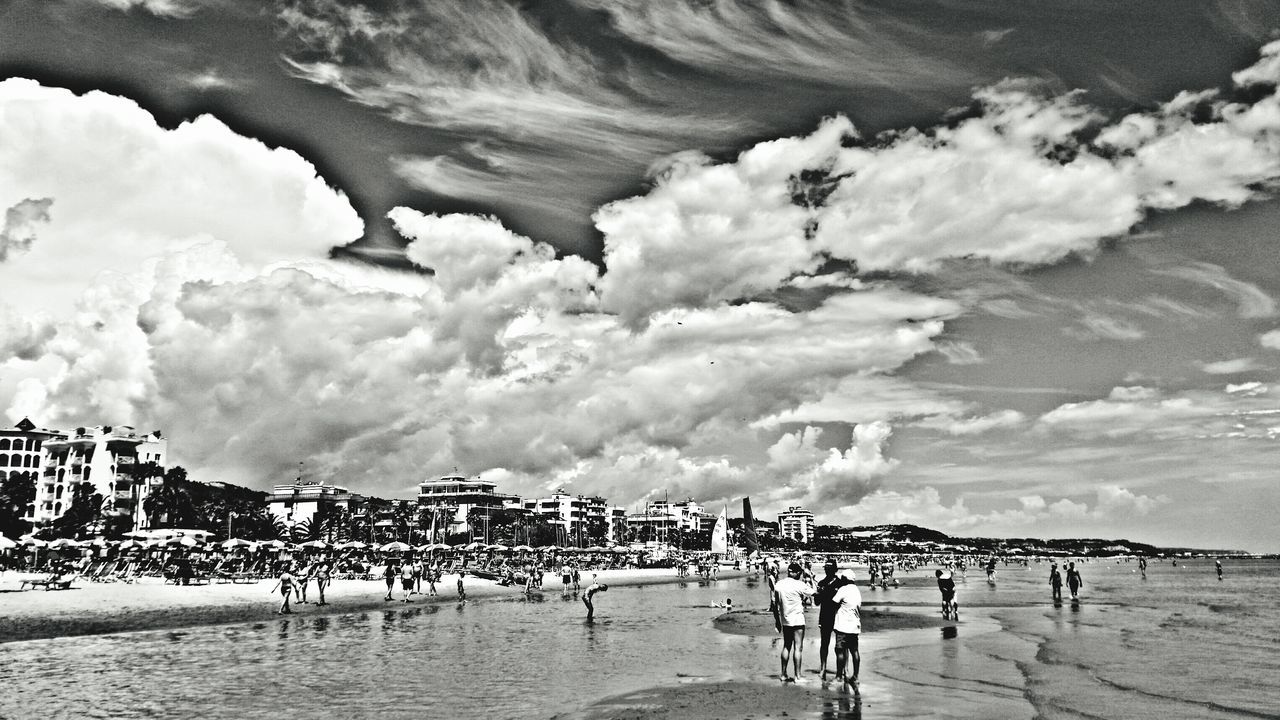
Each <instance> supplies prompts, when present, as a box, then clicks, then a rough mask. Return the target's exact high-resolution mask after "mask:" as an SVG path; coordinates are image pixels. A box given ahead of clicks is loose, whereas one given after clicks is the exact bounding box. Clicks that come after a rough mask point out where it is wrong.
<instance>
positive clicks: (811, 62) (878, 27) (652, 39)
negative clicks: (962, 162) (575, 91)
mask: <svg viewBox="0 0 1280 720" xmlns="http://www.w3.org/2000/svg"><path fill="white" fill-rule="evenodd" d="M574 2H575V3H576V4H578V5H580V6H582V7H585V8H588V9H592V10H599V11H602V12H604V13H607V15H608V18H609V21H610V23H611V25H612V27H613V28H614V29H615V30H616V31H617V32H619V33H621V34H622V35H624V36H625V37H626V38H627V39H628V40H630V41H632V42H636V43H640V44H643V45H648V46H650V47H653V48H654V49H656V50H658V51H660V52H662V53H663V54H665V55H667V56H668V57H671V58H673V59H675V60H678V61H680V62H682V63H686V64H688V65H691V66H694V67H697V68H700V69H703V70H711V71H714V72H719V73H724V74H730V75H745V76H748V77H751V78H753V79H757V78H759V77H761V76H766V77H769V76H771V77H783V78H796V79H802V80H804V81H805V82H814V81H815V80H817V81H818V82H824V83H827V84H831V85H837V86H855V87H857V86H866V85H885V86H894V87H917V88H918V87H921V86H925V87H928V86H934V85H937V84H942V83H944V82H948V81H950V82H952V83H954V82H965V81H972V79H973V76H972V75H971V74H969V73H968V72H967V71H964V70H961V69H958V68H957V67H956V65H955V64H954V63H947V62H945V61H943V60H942V58H941V57H937V56H934V55H933V54H931V53H930V52H929V51H927V50H922V49H919V48H920V47H921V46H926V47H927V46H928V45H927V43H930V42H932V43H937V42H938V41H939V38H938V36H937V35H931V36H929V37H928V38H927V39H926V38H925V35H924V33H923V32H922V31H921V30H920V29H918V28H917V27H916V26H914V25H912V24H911V23H906V22H902V21H901V20H898V19H896V18H893V17H891V16H889V15H887V14H883V13H877V12H875V11H873V10H870V9H868V8H867V7H865V6H864V5H862V4H859V3H854V2H843V1H842V2H810V1H809V0H802V1H801V2H778V1H777V0H765V1H764V2H758V3H738V2H700V1H698V0H672V1H671V2H661V3H652V2H644V1H643V0H574ZM913 41H914V42H913ZM921 41H923V42H921Z"/></svg>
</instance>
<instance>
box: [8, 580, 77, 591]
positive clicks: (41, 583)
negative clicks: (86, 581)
mask: <svg viewBox="0 0 1280 720" xmlns="http://www.w3.org/2000/svg"><path fill="white" fill-rule="evenodd" d="M28 585H30V586H31V589H32V590H35V589H36V588H38V587H42V588H44V589H45V590H46V591H48V590H70V589H71V580H70V579H67V580H60V579H58V578H44V579H35V580H22V581H20V582H19V583H18V589H19V590H26V589H27V586H28Z"/></svg>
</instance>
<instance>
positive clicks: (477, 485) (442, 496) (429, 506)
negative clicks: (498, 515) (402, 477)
mask: <svg viewBox="0 0 1280 720" xmlns="http://www.w3.org/2000/svg"><path fill="white" fill-rule="evenodd" d="M513 500H519V498H517V497H516V496H514V495H504V494H502V493H499V492H498V491H497V483H495V482H492V481H490V480H481V479H479V478H467V477H464V476H462V475H445V476H444V477H441V478H440V479H438V480H423V481H422V482H421V483H419V484H418V508H419V509H421V510H431V511H435V512H436V513H437V514H436V520H435V531H436V536H437V537H436V538H433V539H432V542H434V541H435V540H436V539H438V538H440V537H443V535H444V534H446V533H460V532H472V531H479V532H483V531H484V530H485V529H486V528H485V526H484V523H486V522H487V518H488V517H490V514H491V513H493V512H494V511H497V510H501V509H502V508H503V506H504V504H505V503H507V502H510V501H513ZM473 515H474V516H475V517H476V518H477V519H478V521H479V523H480V527H472V523H471V522H470V518H472V517H473ZM428 529H430V527H428Z"/></svg>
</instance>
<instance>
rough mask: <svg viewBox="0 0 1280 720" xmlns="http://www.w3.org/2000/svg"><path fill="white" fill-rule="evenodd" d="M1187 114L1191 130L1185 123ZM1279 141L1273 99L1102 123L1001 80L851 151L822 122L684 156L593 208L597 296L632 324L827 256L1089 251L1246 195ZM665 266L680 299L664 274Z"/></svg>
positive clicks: (1264, 179) (1244, 298)
mask: <svg viewBox="0 0 1280 720" xmlns="http://www.w3.org/2000/svg"><path fill="white" fill-rule="evenodd" d="M1262 53H1263V59H1262V60H1260V61H1259V62H1258V63H1257V64H1256V65H1255V66H1253V71H1254V74H1255V75H1259V74H1265V73H1266V72H1269V68H1271V67H1272V65H1273V64H1274V63H1272V59H1273V56H1274V55H1276V54H1277V53H1280V44H1277V43H1272V44H1270V45H1267V46H1266V47H1264V48H1263V50H1262ZM1249 77H1250V78H1251V79H1252V78H1253V75H1250V76H1249ZM1197 112H1201V113H1204V114H1207V116H1208V119H1207V120H1206V121H1203V122H1201V121H1197V120H1193V116H1195V113H1197ZM1278 130H1280V101H1278V100H1277V98H1276V96H1275V94H1274V92H1272V93H1270V94H1264V95H1263V96H1262V97H1261V98H1260V99H1258V100H1257V101H1255V102H1253V103H1251V104H1246V103H1231V102H1226V101H1222V100H1219V99H1217V95H1216V94H1215V93H1213V92H1206V93H1200V94H1195V95H1189V94H1185V93H1184V94H1182V95H1179V96H1178V97H1176V98H1175V99H1174V100H1172V101H1170V102H1169V103H1167V104H1165V105H1163V106H1161V107H1160V108H1158V109H1156V110H1154V111H1151V112H1148V113H1140V114H1133V115H1129V116H1127V117H1125V118H1123V119H1121V120H1120V121H1118V122H1115V123H1112V124H1107V122H1106V119H1105V118H1104V117H1103V116H1102V115H1100V114H1099V113H1098V112H1096V111H1094V110H1093V109H1091V108H1089V107H1088V106H1086V105H1084V104H1083V102H1082V99H1081V97H1080V95H1079V94H1078V93H1071V94H1067V95H1063V96H1057V97H1050V96H1046V95H1045V94H1044V93H1042V92H1041V91H1040V90H1039V89H1038V88H1037V87H1036V86H1034V85H1032V84H1029V83H1026V82H1022V81H1012V80H1011V81H1005V82H1002V83H1000V84H998V85H995V86H992V87H988V88H984V89H981V90H979V91H978V92H977V93H976V94H975V109H974V110H973V111H971V112H969V113H968V114H966V115H963V116H961V117H959V118H958V119H957V120H956V121H955V122H953V123H950V124H948V125H946V126H941V127H936V128H932V129H928V130H924V131H920V130H909V131H905V132H893V133H885V134H882V135H881V136H879V137H877V138H874V139H870V140H867V139H863V138H861V137H860V136H859V135H858V133H857V132H856V130H855V129H854V128H853V126H852V124H851V123H850V122H849V121H848V120H847V119H845V118H841V117H837V118H833V119H829V120H826V121H824V122H823V123H822V124H821V125H820V126H819V128H818V129H817V130H815V131H814V132H813V133H812V134H810V135H808V136H805V137H797V138H785V139H781V140H773V141H769V142H766V143H761V144H760V145H757V146H755V147H753V148H750V149H748V150H746V151H744V152H743V153H742V154H741V155H739V157H738V158H737V160H736V161H735V162H731V163H713V162H710V161H708V160H707V159H706V158H703V157H698V156H696V155H693V156H690V155H685V156H682V157H681V158H679V159H677V160H676V161H675V162H673V163H672V165H671V167H670V168H669V169H668V170H667V171H666V172H665V173H663V174H662V175H661V176H660V177H659V178H658V179H657V181H656V185H655V187H654V189H653V190H651V191H650V192H648V193H647V194H645V195H643V196H639V197H635V198H630V199H626V200H619V201H616V202H613V203H610V204H609V205H606V206H605V207H603V208H601V209H600V210H599V211H598V212H597V214H596V225H597V227H598V228H599V229H600V230H601V232H602V233H604V236H605V246H606V263H607V265H608V268H609V272H608V274H607V275H606V276H605V279H604V282H603V284H602V301H603V303H604V305H605V307H607V308H615V309H616V308H626V309H627V312H629V313H630V314H631V316H632V317H631V318H630V320H631V321H632V322H642V316H643V313H646V312H653V311H656V310H659V309H661V308H664V307H673V306H674V307H688V306H697V305H698V304H699V303H707V302H719V301H723V300H726V299H732V298H735V297H749V296H751V295H752V294H753V293H755V292H758V289H759V287H760V286H762V285H768V284H772V283H777V282H778V281H779V280H778V279H779V278H785V277H787V276H789V275H793V274H804V273H807V272H812V269H813V268H814V267H815V266H817V265H819V264H821V263H822V262H824V261H826V260H829V259H832V258H834V259H840V260H846V261H850V262H853V263H855V264H856V266H857V268H858V269H859V270H861V271H907V272H927V271H931V270H934V269H936V268H938V267H939V264H940V263H941V262H943V261H944V260H946V259H949V258H977V259H982V260H987V261H992V262H996V263H1003V264H1010V265H1013V266H1022V265H1040V264H1047V263H1054V262H1057V261H1059V260H1061V259H1063V258H1065V257H1067V256H1069V255H1072V254H1076V255H1083V256H1089V255H1092V254H1093V253H1094V252H1096V249H1097V246H1098V243H1099V241H1100V240H1102V239H1104V238H1109V237H1117V236H1122V235H1124V234H1125V233H1127V232H1128V231H1129V230H1130V228H1132V227H1133V226H1134V225H1135V224H1136V223H1137V222H1138V221H1139V220H1141V219H1142V218H1143V217H1144V215H1145V214H1146V213H1147V212H1149V211H1152V210H1165V209H1172V208H1176V207H1182V206H1185V205H1187V204H1188V203H1191V202H1193V201H1196V200H1201V201H1208V202H1214V203H1219V204H1222V205H1225V206H1228V207H1231V206H1236V205H1239V204H1241V203H1243V202H1245V201H1247V200H1249V199H1252V198H1254V197H1259V196H1260V188H1264V187H1268V186H1269V184H1270V183H1272V182H1273V181H1274V180H1275V179H1276V178H1277V177H1280V140H1277V138H1280V132H1277V131H1278ZM1091 135H1096V139H1094V140H1090V139H1089V138H1090V136H1091ZM713 197H714V198H717V199H724V200H725V201H724V202H716V203H713V202H711V198H713ZM702 250H707V252H706V253H705V255H704V257H705V258H706V259H705V260H700V259H699V257H698V255H699V253H700V251H702ZM727 252H730V253H731V260H730V262H728V263H726V262H725V255H726V253H727ZM673 262H678V263H680V264H681V267H682V268H683V275H682V276H681V277H687V276H692V277H696V278H697V279H698V280H699V282H698V283H697V285H696V289H690V288H689V287H687V286H686V285H684V284H682V283H679V282H677V281H675V280H673V278H672V274H671V266H672V263H673ZM1210 270H1211V269H1210V268H1206V267H1200V268H1193V269H1192V270H1191V271H1182V272H1183V273H1184V275H1186V276H1187V277H1188V279H1194V280H1196V281H1198V282H1212V283H1213V284H1214V285H1215V287H1218V288H1219V289H1220V290H1222V291H1223V292H1224V293H1227V294H1229V295H1230V296H1232V297H1234V298H1235V299H1237V301H1238V302H1239V303H1240V307H1241V313H1242V314H1245V315H1247V316H1251V317H1252V316H1258V315H1259V314H1269V313H1270V312H1273V311H1274V304H1273V303H1271V301H1270V300H1269V298H1265V297H1263V296H1260V295H1259V293H1256V292H1251V291H1250V290H1249V288H1248V287H1247V286H1245V284H1242V283H1238V282H1224V281H1223V280H1222V279H1221V278H1220V277H1214V276H1213V273H1212V272H1210ZM1254 290H1256V288H1255V289H1254ZM641 293H642V294H643V295H640V294H641ZM1085 330H1086V331H1087V332H1088V333H1089V334H1091V335H1094V336H1098V337H1110V338H1116V339H1136V338H1138V337H1140V336H1141V330H1139V329H1138V328H1136V327H1133V326H1131V325H1129V324H1127V323H1124V322H1122V321H1117V320H1116V319H1114V318H1109V317H1105V316H1090V317H1086V319H1085Z"/></svg>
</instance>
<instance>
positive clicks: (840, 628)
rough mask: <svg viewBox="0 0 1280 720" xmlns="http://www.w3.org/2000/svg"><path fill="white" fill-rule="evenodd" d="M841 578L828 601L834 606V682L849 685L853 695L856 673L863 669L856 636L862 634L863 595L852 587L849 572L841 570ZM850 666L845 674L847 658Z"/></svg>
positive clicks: (856, 681)
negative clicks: (851, 661)
mask: <svg viewBox="0 0 1280 720" xmlns="http://www.w3.org/2000/svg"><path fill="white" fill-rule="evenodd" d="M840 577H841V578H842V579H844V581H845V584H844V585H841V586H840V589H839V590H836V594H835V597H833V598H832V599H831V601H832V602H833V603H835V604H836V606H837V608H836V619H835V632H836V680H840V681H843V682H847V683H849V685H850V686H851V687H852V688H853V690H854V692H857V690H858V685H857V683H858V670H859V669H860V668H861V666H862V656H861V655H860V654H859V653H858V635H859V634H861V633H862V592H861V591H859V590H858V586H857V585H855V584H853V579H854V573H853V571H852V570H841V571H840ZM850 658H852V660H853V667H852V668H851V669H850V672H849V674H848V675H847V676H846V675H845V667H846V666H847V665H848V661H849V659H850Z"/></svg>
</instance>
